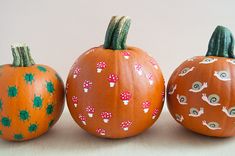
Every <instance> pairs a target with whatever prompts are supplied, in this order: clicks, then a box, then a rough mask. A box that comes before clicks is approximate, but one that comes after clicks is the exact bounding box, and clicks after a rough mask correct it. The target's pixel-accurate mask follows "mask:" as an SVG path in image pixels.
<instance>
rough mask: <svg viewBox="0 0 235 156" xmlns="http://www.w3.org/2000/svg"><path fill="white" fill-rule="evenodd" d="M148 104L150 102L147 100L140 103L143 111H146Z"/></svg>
mask: <svg viewBox="0 0 235 156" xmlns="http://www.w3.org/2000/svg"><path fill="white" fill-rule="evenodd" d="M150 104H151V103H150V102H149V101H145V102H143V103H142V107H143V109H144V113H148V111H149V107H150Z"/></svg>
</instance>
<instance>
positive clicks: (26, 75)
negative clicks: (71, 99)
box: [0, 65, 64, 141]
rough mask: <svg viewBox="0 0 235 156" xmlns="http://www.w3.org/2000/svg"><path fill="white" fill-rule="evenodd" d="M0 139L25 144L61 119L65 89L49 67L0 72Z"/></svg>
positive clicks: (35, 66) (5, 69)
mask: <svg viewBox="0 0 235 156" xmlns="http://www.w3.org/2000/svg"><path fill="white" fill-rule="evenodd" d="M0 86H1V89H0V121H1V123H0V137H1V138H3V139H6V140H13V141H22V140H29V139H32V138H36V137H38V136H40V135H42V134H44V133H45V132H47V131H48V129H49V128H50V127H51V126H52V125H53V124H54V123H55V122H56V121H57V120H58V119H59V117H60V115H61V113H62V111H63V107H64V86H63V82H62V80H61V79H60V77H59V76H58V74H57V73H56V72H55V71H54V70H53V69H51V68H50V67H48V66H45V65H32V66H29V67H13V66H12V65H3V66H1V68H0Z"/></svg>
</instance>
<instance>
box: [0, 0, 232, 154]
mask: <svg viewBox="0 0 235 156" xmlns="http://www.w3.org/2000/svg"><path fill="white" fill-rule="evenodd" d="M234 9H235V1H232V0H220V1H219V0H207V1H205V0H197V1H192V0H178V1H170V0H164V1H160V0H141V1H137V0H96V1H95V0H93V1H92V0H60V1H59V0H40V1H35V0H14V1H13V0H0V64H5V63H11V62H12V56H11V51H10V45H11V44H12V43H15V42H26V43H27V44H28V45H29V46H30V48H31V53H32V55H33V57H34V59H35V61H36V62H37V63H40V64H47V65H49V66H51V67H53V68H54V69H56V70H57V72H59V73H60V75H61V76H62V77H63V79H64V81H65V80H66V77H67V74H68V71H69V69H70V67H71V65H72V64H73V62H74V60H75V59H76V58H77V57H78V56H79V55H80V54H81V53H82V52H84V51H85V50H87V49H89V48H91V47H93V46H97V45H101V44H103V41H104V35H105V31H106V28H107V25H108V23H109V20H110V18H111V16H113V15H128V16H130V17H131V19H132V25H131V28H130V32H129V35H128V39H127V44H128V45H133V46H137V47H139V48H142V49H144V50H146V51H148V52H149V53H150V54H151V55H152V56H154V57H155V58H156V59H157V61H158V63H159V65H160V67H161V68H162V71H163V73H164V77H165V79H166V82H167V81H168V78H169V76H170V74H171V73H172V72H173V70H174V69H175V68H176V67H177V66H178V65H179V64H180V63H181V62H182V61H183V60H185V59H186V58H189V57H192V56H195V55H205V52H206V50H207V45H208V40H209V38H210V36H211V33H212V32H213V31H214V29H215V27H216V26H217V25H224V26H227V27H229V28H230V29H231V30H232V31H233V32H234V33H235V13H234ZM165 111H166V109H165ZM168 121H169V122H168ZM65 122H66V124H65ZM66 126H67V127H66ZM159 126H163V127H160V128H159ZM62 128H65V129H62ZM69 128H70V129H69ZM174 128H175V129H174ZM61 129H62V130H63V131H61ZM168 129H169V130H168ZM70 130H71V131H70ZM161 130H162V131H161ZM175 131H176V132H175ZM53 132H54V133H53ZM75 133H76V134H75ZM152 133H156V134H154V135H153V137H155V138H152V137H151V134H152ZM174 133H176V134H174ZM59 135H62V138H61V136H59ZM63 135H64V136H63ZM73 135H78V136H77V140H79V139H81V141H82V142H84V144H83V145H82V144H76V143H78V142H77V141H76V137H74V136H73ZM84 135H85V136H84ZM164 136H165V137H164ZM170 137H172V138H170ZM146 138H148V139H149V141H148V140H145V139H146ZM56 139H58V140H56ZM69 139H70V140H69ZM87 139H88V140H87ZM155 139H156V140H155ZM64 140H65V142H66V143H65V142H64ZM93 140H94V142H93ZM157 140H158V142H157ZM163 140H165V141H163ZM177 141H180V142H181V143H182V146H184V147H187V148H188V149H187V148H182V147H181V146H180V145H179V144H178V142H177ZM42 142H43V143H42ZM46 142H48V144H47V143H46ZM61 142H63V143H61ZM71 142H72V143H73V144H70V143H71ZM140 142H143V144H141V143H140ZM221 142H225V140H221V141H218V140H214V139H211V138H205V137H202V136H198V135H194V134H192V133H189V132H186V131H184V130H182V129H181V128H180V127H178V125H177V124H176V122H174V121H173V120H172V118H170V117H169V114H168V113H167V112H166V113H164V114H163V115H162V116H161V118H160V120H159V125H158V124H156V125H155V126H154V127H153V128H152V129H151V130H150V131H148V132H146V133H145V134H143V135H141V136H139V137H135V138H134V139H128V140H127V141H117V142H115V141H110V140H108V141H107V140H100V139H96V138H94V137H91V136H89V135H86V134H85V133H83V132H82V131H81V130H80V129H79V128H77V127H76V125H75V124H74V122H73V121H72V120H71V118H70V116H69V115H68V113H67V114H66V113H65V114H64V115H63V117H62V119H61V120H60V122H59V123H58V124H57V125H56V127H55V128H54V129H53V130H52V131H51V132H50V135H48V134H47V136H43V137H42V138H40V139H38V140H34V141H31V142H30V143H23V144H20V145H19V144H9V143H5V142H2V141H0V153H4V152H5V153H8V154H27V150H28V149H31V150H28V151H33V152H36V154H35V155H40V154H43V153H44V154H46V152H54V153H56V152H57V151H58V150H60V153H61V154H63V153H67V152H68V151H67V149H69V151H70V152H77V153H76V154H78V153H80V154H84V152H85V153H86V154H88V155H89V154H90V155H92V154H94V155H95V154H104V153H106V151H109V152H110V153H111V154H113V155H115V154H117V155H121V154H127V153H128V151H129V152H130V153H135V152H137V153H136V155H138V154H142V155H143V154H146V152H149V153H151V154H154V153H162V152H164V153H165V154H167V153H168V154H174V155H177V152H178V153H181V154H182V153H188V154H192V155H193V154H199V155H200V154H203V153H204V154H208V153H210V154H214V155H216V154H219V155H222V154H224V155H226V152H227V153H229V152H230V147H234V144H235V143H234V142H235V141H231V140H230V141H226V143H221ZM228 142H229V143H228ZM41 143H42V144H41ZM49 143H50V144H49ZM161 143H162V144H163V145H165V146H163V145H162V144H161ZM74 144H75V145H76V146H74ZM49 145H50V146H51V145H53V146H52V147H53V148H55V149H57V151H56V150H52V151H51V150H50V146H49ZM62 145H63V147H62ZM86 145H87V146H91V147H92V150H91V151H90V150H89V149H88V148H87V147H85V146H86ZM154 145H155V146H154ZM195 145H196V146H195ZM204 145H205V146H206V148H205V147H204ZM210 145H211V146H210ZM79 146H81V148H82V149H80V147H79ZM103 146H107V147H110V148H107V147H106V148H102V147H103ZM158 146H160V147H161V148H157V147H158ZM167 146H170V147H169V148H170V149H169V150H168V148H166V147H167ZM214 146H215V148H213V147H214ZM21 147H22V148H21ZM155 147H156V148H155ZM9 149H11V152H10V150H9ZM24 149H27V150H26V151H24ZM127 149H128V150H127ZM202 149H203V150H202ZM223 149H224V150H225V152H223ZM183 150H185V151H183ZM198 150H202V151H203V152H202V153H198ZM231 150H232V149H231ZM125 151H126V152H125ZM9 152H10V153H9ZM20 152H21V153H20ZM0 155H1V154H0Z"/></svg>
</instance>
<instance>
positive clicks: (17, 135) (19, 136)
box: [14, 134, 24, 140]
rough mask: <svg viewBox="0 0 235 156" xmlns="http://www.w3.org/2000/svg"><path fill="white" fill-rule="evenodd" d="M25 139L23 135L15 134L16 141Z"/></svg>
mask: <svg viewBox="0 0 235 156" xmlns="http://www.w3.org/2000/svg"><path fill="white" fill-rule="evenodd" d="M23 138H24V136H23V135H22V134H15V135H14V139H15V140H22V139H23Z"/></svg>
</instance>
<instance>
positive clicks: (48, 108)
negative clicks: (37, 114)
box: [46, 104, 54, 115]
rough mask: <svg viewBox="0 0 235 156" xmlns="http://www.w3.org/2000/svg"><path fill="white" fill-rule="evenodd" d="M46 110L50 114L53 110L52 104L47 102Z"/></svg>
mask: <svg viewBox="0 0 235 156" xmlns="http://www.w3.org/2000/svg"><path fill="white" fill-rule="evenodd" d="M46 110H47V114H48V115H50V114H52V113H53V111H54V106H53V105H52V104H49V105H48V106H47V109H46Z"/></svg>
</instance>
